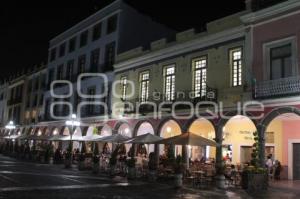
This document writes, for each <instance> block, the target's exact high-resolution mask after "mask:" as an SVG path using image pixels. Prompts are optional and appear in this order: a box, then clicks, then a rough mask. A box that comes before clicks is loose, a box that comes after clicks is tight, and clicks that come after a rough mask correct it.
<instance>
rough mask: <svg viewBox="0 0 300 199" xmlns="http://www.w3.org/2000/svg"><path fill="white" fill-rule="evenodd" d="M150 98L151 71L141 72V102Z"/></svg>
mask: <svg viewBox="0 0 300 199" xmlns="http://www.w3.org/2000/svg"><path fill="white" fill-rule="evenodd" d="M148 98H149V71H145V72H142V73H141V74H140V102H142V103H143V102H147V101H148Z"/></svg>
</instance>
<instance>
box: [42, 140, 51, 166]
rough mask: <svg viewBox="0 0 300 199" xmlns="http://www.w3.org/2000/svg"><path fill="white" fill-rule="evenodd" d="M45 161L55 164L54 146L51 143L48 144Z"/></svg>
mask: <svg viewBox="0 0 300 199" xmlns="http://www.w3.org/2000/svg"><path fill="white" fill-rule="evenodd" d="M44 160H45V163H50V164H53V146H52V145H51V144H47V145H46V148H45V153H44Z"/></svg>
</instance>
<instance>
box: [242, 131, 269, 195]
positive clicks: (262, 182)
mask: <svg viewBox="0 0 300 199" xmlns="http://www.w3.org/2000/svg"><path fill="white" fill-rule="evenodd" d="M253 136H254V141H255V143H254V144H253V152H252V154H251V157H252V160H251V162H250V165H249V166H248V167H247V168H245V169H244V171H243V173H242V182H241V183H242V184H241V185H242V187H243V188H244V189H246V190H247V192H249V193H252V194H253V193H258V192H262V191H264V190H266V189H267V188H268V171H267V169H266V168H264V167H260V165H259V153H260V148H261V147H260V145H259V141H258V140H259V138H258V134H257V132H254V133H253Z"/></svg>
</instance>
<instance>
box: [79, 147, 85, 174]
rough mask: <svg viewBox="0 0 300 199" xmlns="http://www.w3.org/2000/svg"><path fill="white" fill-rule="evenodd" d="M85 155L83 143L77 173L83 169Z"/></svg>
mask: <svg viewBox="0 0 300 199" xmlns="http://www.w3.org/2000/svg"><path fill="white" fill-rule="evenodd" d="M85 153H86V148H85V143H82V146H81V152H80V154H79V157H78V170H79V171H82V170H84V169H85Z"/></svg>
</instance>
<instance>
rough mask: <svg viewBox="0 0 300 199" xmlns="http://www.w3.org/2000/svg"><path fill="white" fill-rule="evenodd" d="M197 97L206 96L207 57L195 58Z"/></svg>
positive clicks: (195, 91) (195, 89)
mask: <svg viewBox="0 0 300 199" xmlns="http://www.w3.org/2000/svg"><path fill="white" fill-rule="evenodd" d="M193 69H194V93H195V97H203V96H206V77H207V57H201V58H197V59H194V60H193Z"/></svg>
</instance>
